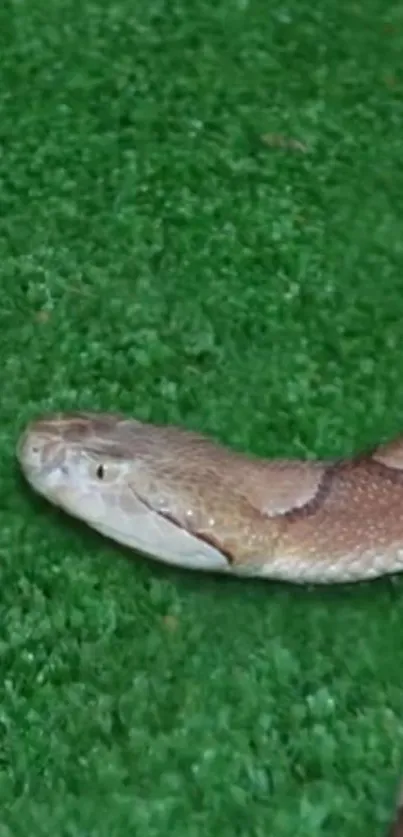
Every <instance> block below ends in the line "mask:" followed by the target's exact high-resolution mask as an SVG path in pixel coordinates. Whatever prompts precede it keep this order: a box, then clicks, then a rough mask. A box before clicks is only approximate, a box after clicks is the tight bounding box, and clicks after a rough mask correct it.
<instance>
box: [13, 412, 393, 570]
mask: <svg viewBox="0 0 403 837" xmlns="http://www.w3.org/2000/svg"><path fill="white" fill-rule="evenodd" d="M17 456H18V459H19V462H20V465H21V467H22V470H23V472H24V474H25V476H26V478H27V480H28V482H29V483H30V484H31V486H32V487H33V488H34V489H35V490H36V491H38V492H39V493H40V494H42V495H44V496H45V497H46V498H47V499H48V500H49V501H51V502H52V503H54V504H55V505H57V506H59V507H60V508H62V509H64V510H65V511H66V512H68V513H70V514H71V515H74V516H75V517H78V518H80V519H81V520H83V521H85V523H87V524H88V525H89V526H91V527H93V528H94V529H97V530H98V531H99V532H101V533H102V534H104V535H106V536H107V537H109V538H112V539H113V540H115V541H117V542H119V543H121V544H124V545H126V546H129V547H132V548H133V549H136V550H138V551H140V552H142V553H144V554H146V555H148V556H151V557H152V558H155V559H158V560H160V561H164V562H166V563H170V564H176V565H178V566H181V567H186V568H188V569H193V570H197V569H198V570H211V571H218V572H224V573H232V574H234V575H240V576H242V575H243V576H259V577H261V578H267V579H278V580H283V581H291V582H299V583H323V584H328V583H336V582H353V581H361V580H367V579H373V578H376V577H377V576H381V575H385V574H387V573H396V572H399V571H401V570H402V569H403V439H402V438H400V439H397V440H395V441H393V442H390V443H388V444H385V445H382V446H380V447H378V448H376V449H375V450H373V451H372V452H371V453H368V454H362V455H359V456H356V457H352V458H346V459H342V460H337V461H336V460H329V461H309V460H306V461H303V460H292V459H289V460H284V459H260V458H257V457H253V456H251V455H246V454H243V453H239V452H237V451H235V450H231V449H229V448H227V447H225V446H223V445H221V444H219V443H217V442H215V441H213V440H212V439H209V438H207V437H206V436H202V435H198V434H196V433H193V432H191V431H188V430H185V429H182V428H178V427H172V426H158V425H153V424H147V423H141V422H138V421H135V420H134V419H130V418H127V417H125V416H123V415H120V414H113V413H58V414H53V415H48V416H45V417H43V418H38V419H37V420H35V421H33V422H31V423H30V424H29V425H28V427H27V428H26V429H25V430H24V432H23V433H22V435H21V437H20V439H19V441H18V445H17Z"/></svg>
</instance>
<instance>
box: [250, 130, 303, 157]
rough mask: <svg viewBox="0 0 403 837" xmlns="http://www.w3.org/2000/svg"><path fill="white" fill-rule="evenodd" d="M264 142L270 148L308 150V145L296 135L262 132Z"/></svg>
mask: <svg viewBox="0 0 403 837" xmlns="http://www.w3.org/2000/svg"><path fill="white" fill-rule="evenodd" d="M260 139H261V140H262V142H263V143H264V144H265V145H267V146H269V148H282V149H284V150H286V151H302V152H303V153H304V154H305V153H306V152H307V151H308V146H307V145H305V143H304V142H301V141H300V140H297V139H294V137H285V136H284V135H283V134H261V137H260Z"/></svg>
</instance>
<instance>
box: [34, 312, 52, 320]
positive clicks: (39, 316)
mask: <svg viewBox="0 0 403 837" xmlns="http://www.w3.org/2000/svg"><path fill="white" fill-rule="evenodd" d="M35 318H36V320H37V322H38V323H47V322H48V320H49V319H50V312H49V311H46V310H45V309H42V311H37V312H36V314H35Z"/></svg>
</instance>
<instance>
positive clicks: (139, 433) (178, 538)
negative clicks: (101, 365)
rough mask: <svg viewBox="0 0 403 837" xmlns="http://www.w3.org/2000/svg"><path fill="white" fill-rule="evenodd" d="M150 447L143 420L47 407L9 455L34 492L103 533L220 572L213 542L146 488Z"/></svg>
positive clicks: (223, 564)
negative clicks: (170, 513) (168, 513)
mask: <svg viewBox="0 0 403 837" xmlns="http://www.w3.org/2000/svg"><path fill="white" fill-rule="evenodd" d="M156 433H157V437H158V439H159V438H160V433H159V431H156ZM151 435H152V434H151ZM161 446H162V449H163V448H164V445H163V440H162V442H161ZM157 447H158V446H157ZM158 450H160V448H159V447H158ZM158 450H155V449H154V444H153V443H152V442H151V450H150V430H149V429H148V428H147V427H146V426H145V425H143V424H141V422H137V421H135V420H133V419H126V418H125V417H124V416H121V415H120V414H114V413H108V414H104V413H55V414H53V415H47V416H45V417H44V418H38V419H36V420H34V421H32V422H31V423H30V424H28V426H27V427H26V429H25V430H24V431H23V433H22V434H21V436H20V438H19V440H18V443H17V450H16V454H17V459H18V461H19V463H20V466H21V469H22V472H23V474H24V476H25V478H26V480H27V481H28V483H29V484H30V485H31V487H32V488H33V489H34V490H35V491H37V492H38V493H39V494H41V495H42V496H43V497H45V498H46V499H47V500H48V501H49V502H51V503H53V504H54V505H55V506H57V507H59V508H61V509H63V511H65V512H67V513H69V514H71V515H73V516H74V517H77V518H79V519H81V520H82V521H84V522H85V523H86V524H87V525H88V526H91V527H92V528H94V529H97V530H98V531H99V532H101V533H102V534H104V535H106V536H107V537H109V538H112V539H113V540H115V541H117V542H119V543H121V544H124V545H126V546H129V547H131V548H133V549H137V550H138V551H140V552H143V553H146V554H148V555H150V556H153V557H155V558H157V559H160V560H163V561H166V562H168V563H171V564H177V565H178V566H185V567H186V566H187V567H191V568H194V569H211V570H219V571H220V570H221V571H227V569H228V564H227V561H226V559H225V557H224V556H223V555H222V554H221V553H220V552H219V551H218V550H217V549H215V548H214V547H213V546H210V545H209V544H207V543H204V542H201V541H199V540H198V539H197V538H196V537H193V536H192V534H190V533H189V532H188V531H186V530H185V529H184V528H183V526H181V525H180V523H179V522H174V521H172V520H168V519H166V518H165V517H164V516H163V515H162V514H161V508H160V506H161V503H160V502H159V497H160V491H161V489H160V487H159V486H160V484H161V483H160V481H159V480H157V481H156V484H157V496H156V495H155V491H153V492H152V491H151V490H150V487H149V486H150V482H151V483H152V482H153V473H154V472H153V466H154V467H155V463H156V462H158V460H159V454H158ZM154 482H155V480H154Z"/></svg>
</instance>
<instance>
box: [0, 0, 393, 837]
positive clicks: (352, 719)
mask: <svg viewBox="0 0 403 837" xmlns="http://www.w3.org/2000/svg"><path fill="white" fill-rule="evenodd" d="M402 27H403V11H402V6H401V4H398V3H397V2H395V3H393V2H390V3H388V4H385V3H384V2H382V0H367V2H366V3H365V4H364V3H357V2H356V3H354V2H348V3H347V2H345V0H344V1H343V2H339V3H337V4H335V3H333V2H331V0H323V2H322V3H320V4H318V8H317V9H315V8H313V7H312V4H311V3H308V2H306V1H305V0H304V1H303V2H302V0H299V1H298V0H285V2H283V3H282V4H279V3H274V2H267V0H227V1H226V2H223V0H220V2H218V3H217V2H214V0H192V2H186V1H185V0H173V2H170V3H168V2H163V0H153V1H152V2H150V0H137V2H131V1H130V0H114V1H113V2H112V3H111V2H106V0H89V2H87V3H78V2H74V0H55V2H54V3H49V2H45V0H5V2H3V3H2V5H1V9H0V56H1V58H0V248H1V261H0V275H1V279H0V290H1V297H0V326H1V328H0V351H1V361H2V376H1V381H2V397H1V404H0V410H1V415H0V456H1V477H2V479H1V484H0V506H1V522H2V525H1V527H0V556H1V564H0V566H1V600H0V602H1V611H0V618H1V625H2V629H1V634H0V661H1V692H0V694H1V700H0V744H1V747H0V810H1V824H0V834H1V837H10V836H11V835H12V837H20V835H29V837H41V836H42V835H46V837H48V836H49V835H50V834H51V835H54V837H115V835H116V837H123V835H125V836H126V835H128V834H133V835H134V834H136V835H137V834H144V835H147V837H166V835H168V834H171V833H174V834H175V835H177V837H185V835H186V837H196V835H197V837H201V836H202V835H203V837H204V836H205V835H206V837H210V835H217V834H219V835H220V837H229V836H230V835H231V837H234V835H242V837H244V835H245V837H263V836H264V837H267V835H275V836H276V837H296V836H297V835H298V837H308V835H309V837H318V835H332V837H335V835H340V837H353V835H354V837H361V835H362V837H364V835H365V837H369V835H378V834H379V835H380V834H383V832H384V829H385V826H386V823H387V821H388V819H389V817H390V814H391V810H392V806H393V798H394V793H395V784H396V781H397V777H398V775H399V773H400V770H401V766H402V760H403V759H402V755H403V723H402V674H401V672H402V668H403V643H402V640H401V637H402V625H403V582H402V581H401V580H399V579H396V580H381V581H380V582H376V583H372V584H369V585H357V586H354V587H350V588H347V587H346V588H337V589H326V590H322V589H319V590H318V589H299V588H297V589H294V588H292V587H288V586H287V585H280V584H273V585H271V584H263V585H262V584H259V583H254V582H250V583H249V582H245V581H239V582H237V581H231V580H229V581H228V582H227V581H224V580H223V579H220V578H218V579H216V578H207V577H205V576H201V577H199V576H198V575H197V574H186V573H181V572H179V571H175V570H169V569H167V568H164V567H162V566H159V565H155V564H152V563H150V562H147V561H145V560H142V559H140V558H137V556H133V557H132V559H131V560H127V556H126V557H125V556H124V555H123V554H122V552H121V551H120V550H119V549H118V548H117V547H115V546H114V545H113V544H111V543H109V542H107V541H105V540H103V539H101V538H99V537H97V536H96V535H95V534H93V533H92V532H90V531H86V530H84V529H81V528H79V527H76V526H75V525H74V524H73V522H72V521H70V520H65V519H64V518H62V517H61V516H59V515H57V513H56V512H54V511H52V510H51V509H49V508H48V507H47V506H46V505H45V504H42V503H41V502H40V501H39V500H37V499H36V498H35V497H33V496H32V494H30V492H29V491H28V490H26V488H25V486H24V485H23V483H22V480H21V479H20V476H19V474H18V470H17V467H16V464H15V460H14V446H15V442H16V439H17V436H18V433H19V432H20V430H21V429H22V427H23V426H24V424H25V422H26V421H27V420H28V419H30V418H31V417H32V416H33V415H35V414H37V413H38V412H41V411H43V410H51V409H54V408H62V409H63V408H92V409H96V408H102V409H111V410H114V409H120V410H125V411H127V412H129V413H132V414H133V415H136V416H137V417H139V418H142V419H144V420H150V421H164V422H175V423H181V424H183V425H186V426H188V427H192V428H197V429H198V430H203V431H205V432H208V433H211V434H212V435H214V436H216V437H217V438H219V439H221V440H222V441H225V442H227V443H228V444H231V445H233V446H234V447H239V448H243V449H246V450H251V451H254V452H256V453H259V454H262V455H268V456H271V455H297V456H305V455H308V456H316V455H318V456H322V455H329V456H334V455H340V454H349V453H351V452H352V451H353V450H356V449H357V448H360V447H362V446H366V445H369V444H372V443H375V442H376V441H378V440H380V439H386V438H390V437H391V436H393V435H394V434H395V433H398V432H401V430H402V427H403V386H402V377H403V355H402V349H401V347H402V317H403V236H402V220H403V165H402V150H403V139H402V118H403V99H402V93H403V70H402V63H401V55H402V48H403V28H402ZM262 134H281V135H284V136H285V137H293V138H296V139H298V140H299V141H301V142H302V143H305V144H306V147H307V151H306V152H305V153H302V152H299V151H298V150H293V149H287V148H283V149H281V148H272V147H270V146H267V145H265V144H264V143H263V142H262V141H261V139H260V137H261V135H262Z"/></svg>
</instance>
